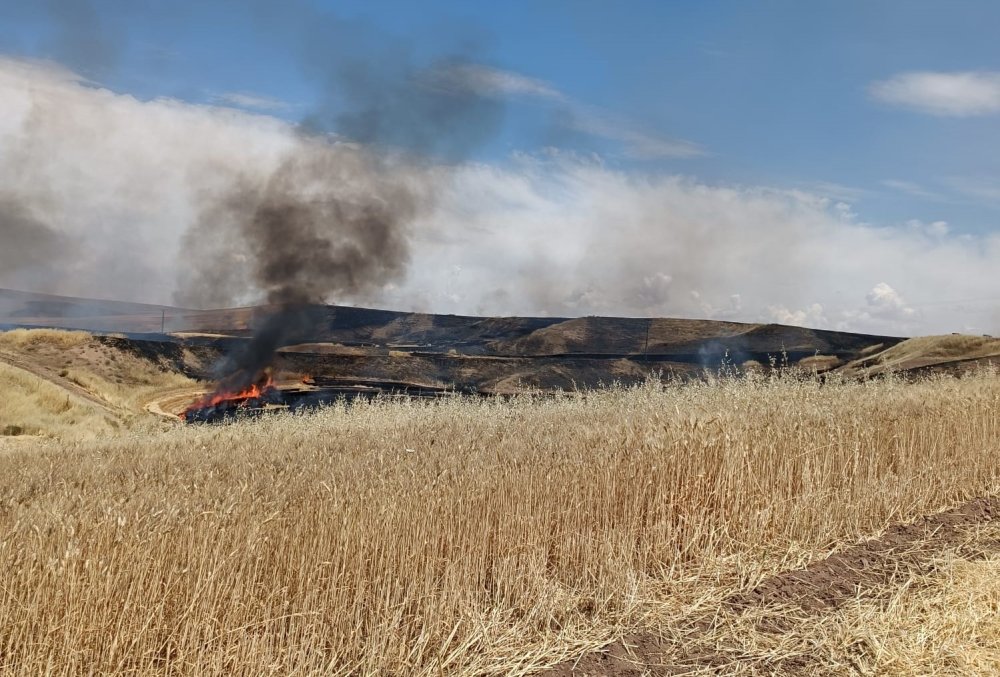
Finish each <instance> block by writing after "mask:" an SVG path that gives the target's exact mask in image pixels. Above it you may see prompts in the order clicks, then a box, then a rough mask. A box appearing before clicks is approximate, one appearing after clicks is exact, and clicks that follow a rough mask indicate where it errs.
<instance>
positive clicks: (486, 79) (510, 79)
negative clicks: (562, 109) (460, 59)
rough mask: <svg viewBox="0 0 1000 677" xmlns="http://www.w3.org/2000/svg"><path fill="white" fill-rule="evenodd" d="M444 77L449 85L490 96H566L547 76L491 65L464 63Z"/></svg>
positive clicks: (550, 97)
mask: <svg viewBox="0 0 1000 677" xmlns="http://www.w3.org/2000/svg"><path fill="white" fill-rule="evenodd" d="M443 77H444V83H443V84H445V85H451V86H454V87H460V88H462V89H467V90H469V91H473V92H476V93H478V94H482V95H486V96H492V95H503V96H532V97H538V98H542V99H552V100H554V101H565V100H566V97H565V95H564V94H563V93H562V92H560V91H559V90H558V89H556V88H555V87H553V86H552V85H550V84H549V83H547V82H545V81H543V80H538V79H537V78H532V77H528V76H527V75H521V74H520V73H514V72H511V71H505V70H500V69H498V68H490V67H489V66H482V65H477V64H463V65H460V66H455V67H453V68H450V69H448V70H447V71H446V72H445V73H444V74H443Z"/></svg>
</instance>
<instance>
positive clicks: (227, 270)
mask: <svg viewBox="0 0 1000 677" xmlns="http://www.w3.org/2000/svg"><path fill="white" fill-rule="evenodd" d="M427 193H428V191H427V190H426V187H425V186H424V185H422V184H421V182H420V181H418V179H417V178H416V176H415V175H413V174H411V173H409V172H407V171H406V169H405V168H404V166H403V165H401V164H399V163H397V162H395V161H393V160H391V159H389V158H387V157H385V156H382V155H380V154H378V153H375V152H373V151H371V150H370V149H366V148H363V147H360V146H356V145H353V144H345V143H329V142H326V141H323V140H318V139H304V140H303V142H302V144H301V145H300V146H298V147H297V148H296V150H295V151H294V153H293V155H292V156H290V157H289V158H288V159H287V160H286V161H285V162H284V163H283V164H282V165H281V166H280V167H279V168H278V169H277V170H276V171H275V172H274V174H273V175H271V176H270V177H268V178H267V179H266V180H265V181H263V182H259V183H258V182H252V181H249V180H246V179H240V180H237V181H236V183H235V185H234V186H232V187H231V188H229V189H228V190H227V191H226V192H225V193H224V195H223V196H222V198H221V199H216V200H213V201H212V203H211V206H210V208H208V209H206V210H205V212H204V213H203V215H202V218H201V219H200V220H199V222H198V224H197V225H196V227H195V228H194V229H193V230H191V231H190V232H189V233H188V234H187V236H186V238H185V247H186V248H187V249H189V250H191V251H193V252H200V253H199V254H197V256H198V259H197V261H196V264H195V265H194V269H193V271H192V276H191V277H189V278H188V279H187V280H185V281H184V285H183V286H182V292H183V293H182V295H181V296H179V300H180V301H182V302H184V301H190V300H193V299H195V298H197V296H198V294H199V292H200V291H201V290H202V289H205V288H208V289H209V290H210V291H211V290H212V288H213V285H222V286H223V287H225V288H231V287H232V286H233V285H234V284H238V283H239V281H241V280H245V281H248V282H249V283H250V284H252V285H253V286H254V287H255V288H257V289H259V290H261V291H262V292H263V293H264V299H263V300H265V301H266V303H267V304H268V308H269V313H268V314H267V316H266V317H265V318H264V320H263V322H262V323H261V324H260V325H259V326H258V327H256V330H255V332H254V335H253V337H252V339H251V340H250V341H249V342H248V344H246V345H245V346H244V347H243V348H242V349H240V350H238V351H236V352H234V353H233V354H231V355H229V356H228V357H227V359H226V360H225V361H224V362H223V363H222V364H220V365H219V367H218V369H219V371H220V372H221V373H220V376H222V377H223V380H222V383H221V384H220V389H221V390H225V391H226V392H238V391H240V390H243V389H245V388H246V387H247V386H249V385H250V384H251V383H253V382H255V381H256V380H257V379H258V378H259V376H260V373H261V371H262V370H263V369H264V368H266V367H267V366H269V365H270V363H271V361H272V359H273V357H274V353H275V351H276V350H277V349H278V348H280V347H281V346H282V345H285V344H287V343H288V342H289V341H296V340H304V339H305V338H307V337H308V336H309V332H310V330H311V329H312V328H313V327H315V326H316V323H317V322H318V321H319V310H320V308H319V304H323V303H325V302H326V301H327V300H328V298H329V296H330V295H331V294H338V295H339V294H350V295H356V294H362V293H364V292H366V291H371V290H375V289H377V288H378V287H380V286H381V285H384V284H385V283H387V282H389V281H391V280H393V279H396V278H397V277H399V276H400V275H401V274H402V273H403V272H404V270H405V266H406V263H407V260H408V247H407V225H408V224H409V223H410V222H411V221H412V220H413V219H414V217H415V216H416V215H417V214H418V213H419V211H420V209H421V208H422V206H423V203H424V200H425V196H426V194H427ZM205 240H208V241H211V242H213V243H215V245H216V246H220V247H223V248H226V249H228V251H226V252H223V253H221V255H218V254H219V253H218V252H214V253H213V251H212V248H208V249H199V245H200V244H202V243H203V242H204V241H205ZM234 254H235V255H234Z"/></svg>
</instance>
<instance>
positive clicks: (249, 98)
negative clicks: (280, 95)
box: [212, 92, 291, 112]
mask: <svg viewBox="0 0 1000 677" xmlns="http://www.w3.org/2000/svg"><path fill="white" fill-rule="evenodd" d="M212 100H213V101H215V102H217V103H221V104H223V105H226V106H235V107H237V108H249V109H251V110H259V111H264V112H271V111H283V110H288V109H289V108H291V104H289V103H287V102H285V101H282V100H280V99H274V98H271V97H269V96H260V95H259V94H249V93H247V92H223V93H222V94H215V95H213V96H212Z"/></svg>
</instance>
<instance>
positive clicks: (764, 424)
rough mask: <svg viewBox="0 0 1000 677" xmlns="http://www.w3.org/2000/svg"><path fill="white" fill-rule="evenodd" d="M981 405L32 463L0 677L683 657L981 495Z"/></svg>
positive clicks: (822, 394) (439, 424) (88, 454)
mask: <svg viewBox="0 0 1000 677" xmlns="http://www.w3.org/2000/svg"><path fill="white" fill-rule="evenodd" d="M998 405H1000V381H998V380H997V379H996V377H995V375H993V374H990V373H983V374H980V375H977V376H974V377H967V378H963V379H950V378H941V379H936V380H932V381H923V382H919V383H914V384H903V383H900V382H897V381H895V380H893V379H891V378H889V379H885V380H881V381H878V382H867V383H843V384H834V383H828V384H826V385H820V384H819V383H817V382H816V381H814V380H809V379H794V378H778V377H765V376H752V377H750V378H748V379H745V380H739V381H730V380H723V381H720V382H717V383H707V384H691V385H687V386H679V385H670V384H658V383H651V384H649V385H647V386H645V387H641V388H636V389H631V390H623V389H611V390H607V391H602V392H594V393H588V394H585V395H583V394H578V395H570V396H566V397H564V398H553V399H530V398H520V399H518V398H515V399H513V400H507V401H502V400H494V401H478V400H477V401H463V400H454V401H444V402H439V403H433V404H423V403H398V402H396V403H379V402H376V403H373V404H360V405H356V406H353V407H351V408H344V407H333V408H330V409H327V410H324V411H322V412H320V413H318V414H315V415H310V416H304V417H293V416H280V417H272V418H267V419H262V420H259V421H256V422H248V423H242V424H239V425H231V426H223V427H216V428H207V427H187V428H180V427H178V428H177V429H174V430H172V431H169V432H165V433H159V434H153V435H138V434H125V435H122V436H120V437H117V438H115V439H110V440H107V441H103V442H78V443H73V444H68V443H63V444H58V445H57V444H55V443H52V442H50V443H38V444H37V445H32V446H30V447H24V448H21V449H17V450H13V451H10V452H9V453H6V454H4V455H2V456H0V478H2V479H0V538H2V540H0V614H2V616H3V618H4V622H3V627H4V633H3V635H2V637H0V660H2V661H3V665H2V669H3V670H4V671H5V672H6V673H11V674H38V673H42V672H45V673H51V674H59V673H79V672H130V673H151V672H157V673H172V674H181V673H183V674H204V673H214V674H254V675H257V674H268V673H272V674H282V675H285V674H345V675H346V674H368V675H383V674H406V675H411V674H412V675H441V674H460V675H461V674H470V675H471V674H477V675H488V674H523V673H526V672H528V671H530V670H534V669H538V668H541V667H544V666H546V665H550V664H553V663H554V662H556V661H557V660H559V659H561V658H565V657H567V656H571V655H573V654H574V652H575V653H577V654H578V653H579V652H582V651H584V650H586V649H588V648H593V647H597V646H599V645H601V644H602V643H603V642H605V641H607V640H609V639H612V638H615V637H617V636H620V635H621V634H622V633H625V632H628V631H631V630H634V629H637V628H652V629H656V630H658V631H662V632H664V633H665V634H670V633H674V634H676V635H677V636H678V637H683V634H684V632H685V630H684V628H685V627H686V626H685V624H684V621H685V619H688V618H690V617H691V615H692V614H693V613H695V612H699V613H700V612H701V611H704V610H705V609H712V608H717V607H718V605H719V602H720V600H722V599H723V598H725V597H726V596H728V595H730V594H732V593H733V592H736V591H739V590H744V589H748V588H750V587H753V586H754V585H755V584H756V583H757V582H758V581H759V580H760V579H761V578H762V577H764V576H767V575H770V574H773V573H775V572H777V571H779V570H782V569H785V568H788V567H792V566H797V565H801V564H803V563H804V562H806V561H809V560H810V559H814V558H817V557H821V556H823V555H824V554H826V553H828V552H829V551H830V550H831V549H833V548H835V547H837V546H838V544H840V545H843V544H844V543H846V542H849V541H851V540H853V539H856V538H859V537H862V536H866V535H872V534H875V533H877V532H879V530H881V529H882V528H884V527H885V526H886V525H887V524H889V523H891V522H897V521H900V520H907V519H910V518H914V517H916V516H918V515H922V514H925V513H928V512H932V511H935V510H938V509H941V508H943V507H946V506H950V505H953V504H956V503H959V502H962V501H964V500H966V499H969V498H971V497H974V496H979V495H984V494H987V493H990V492H993V491H994V490H995V489H996V486H997V485H996V480H997V476H998V469H997V465H996V455H997V452H998V450H1000V443H998V440H1000V406H998ZM943 603H946V602H943ZM859 613H860V612H859ZM889 613H890V614H891V613H899V612H898V611H897V610H894V609H891V608H890V609H889ZM927 613H933V609H931V608H930V607H928V611H927ZM892 618H893V617H892V616H891V615H890V616H886V622H887V623H889V622H892ZM845 622H847V621H845ZM845 627H846V626H845ZM851 627H853V626H851ZM680 643H682V642H679V645H680ZM803 646H808V643H807V642H803ZM760 650H762V651H763V650H768V649H767V647H762V648H760ZM905 650H906V649H905V647H904V648H901V649H900V651H905Z"/></svg>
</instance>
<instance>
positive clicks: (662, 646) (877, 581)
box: [542, 497, 1000, 677]
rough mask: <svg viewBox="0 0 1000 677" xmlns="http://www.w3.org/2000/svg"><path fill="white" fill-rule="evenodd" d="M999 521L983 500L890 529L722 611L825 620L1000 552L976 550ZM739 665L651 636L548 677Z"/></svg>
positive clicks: (807, 668)
mask: <svg viewBox="0 0 1000 677" xmlns="http://www.w3.org/2000/svg"><path fill="white" fill-rule="evenodd" d="M995 521H1000V498H994V497H991V498H979V499H976V500H973V501H970V502H968V503H966V504H964V505H962V506H960V507H958V508H955V509H952V510H948V511H945V512H941V513H937V514H934V515H929V516H926V517H923V518H920V519H918V520H916V521H915V522H912V523H909V524H899V525H895V526H892V527H890V528H889V529H888V530H887V531H886V532H885V533H884V534H882V535H881V536H880V537H879V538H876V539H872V540H869V541H866V542H864V543H860V544H858V545H855V546H853V547H850V548H848V549H846V550H844V551H843V552H840V553H837V554H834V555H831V556H830V557H828V558H826V559H824V560H821V561H818V562H815V563H813V564H811V565H810V566H808V567H806V568H804V569H799V570H795V571H787V572H784V573H781V574H778V575H777V576H774V577H772V578H770V579H767V580H765V581H764V582H763V583H761V584H760V585H758V586H757V587H756V588H755V589H753V590H751V591H749V592H746V593H742V594H739V595H736V596H733V597H731V598H730V599H728V600H727V601H726V603H725V605H724V606H725V608H724V609H722V610H720V611H723V612H725V613H729V614H743V613H747V612H749V611H752V610H759V609H762V608H766V607H778V608H782V609H789V608H790V609H793V610H794V611H795V612H796V613H795V614H792V615H794V616H795V617H799V618H801V616H802V615H803V614H822V613H825V612H828V611H831V610H833V609H836V608H837V607H839V606H841V605H842V604H844V603H845V602H847V601H848V600H856V599H858V598H859V597H860V598H864V597H870V596H872V595H874V594H876V593H877V592H878V591H884V590H886V588H887V587H890V588H891V587H892V586H893V585H896V584H899V583H901V582H903V581H904V580H907V579H909V578H911V577H912V576H913V575H920V574H925V573H929V572H930V571H932V570H933V568H934V562H935V559H936V557H937V556H938V555H940V554H941V553H942V552H944V551H948V550H955V551H958V552H961V553H963V554H964V555H967V556H968V557H970V558H975V557H979V556H981V555H983V554H985V553H988V552H1000V542H997V541H994V542H989V543H982V542H976V543H975V544H973V543H971V542H970V536H969V532H970V530H971V529H973V528H974V527H977V526H981V525H984V524H987V523H991V522H995ZM789 617H790V616H785V615H782V614H770V615H764V616H763V618H764V619H766V620H764V621H762V622H763V623H764V624H765V627H761V628H760V631H762V632H772V633H777V632H785V631H788V630H790V628H791V621H784V619H787V618H789ZM709 623H710V619H691V621H690V625H691V627H694V628H698V627H704V628H707V627H708V626H709ZM737 659H738V657H734V656H732V655H727V654H721V653H713V652H711V651H709V652H699V651H698V650H697V649H694V648H693V647H692V648H690V649H685V648H684V647H680V648H679V647H678V646H676V644H667V643H666V642H665V641H664V640H662V639H660V638H659V637H657V636H655V635H652V634H634V635H630V636H627V637H624V638H622V639H621V640H620V641H617V642H614V643H612V644H609V645H607V646H606V647H604V648H603V649H601V650H600V651H597V652H593V653H591V654H587V655H585V656H583V657H582V658H580V659H579V660H576V661H568V662H565V663H562V664H560V665H557V666H555V667H553V668H551V669H550V670H548V671H546V672H544V673H542V674H544V675H546V677H570V676H572V677H598V676H601V677H604V676H607V677H639V676H640V675H680V674H706V673H707V674H713V673H717V672H719V671H720V670H723V666H727V667H726V668H725V671H728V670H729V669H730V668H731V667H732V666H733V663H734V660H737ZM816 667H817V666H815V665H811V664H810V660H809V659H808V658H803V657H798V656H797V657H792V658H790V659H789V660H786V661H783V662H780V663H776V664H771V665H769V666H767V668H766V669H765V668H764V667H763V666H757V668H758V671H760V670H764V672H772V673H774V674H810V673H812V672H814V668H816Z"/></svg>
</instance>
